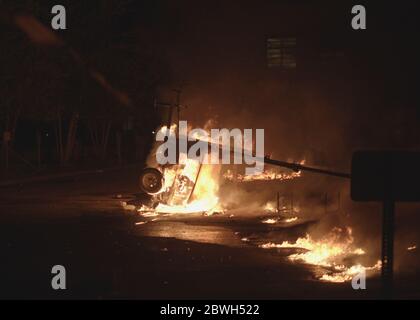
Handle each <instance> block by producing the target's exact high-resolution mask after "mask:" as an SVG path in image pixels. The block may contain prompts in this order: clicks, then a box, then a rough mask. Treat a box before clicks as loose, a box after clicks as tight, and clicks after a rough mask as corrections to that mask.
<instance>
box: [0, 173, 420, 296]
mask: <svg viewBox="0 0 420 320" xmlns="http://www.w3.org/2000/svg"><path fill="white" fill-rule="evenodd" d="M139 170H140V168H139V169H138V170H137V169H135V168H130V169H125V170H122V171H112V172H106V173H98V174H90V175H84V176H79V177H75V178H72V177H65V178H62V179H61V180H56V181H49V182H42V183H36V184H27V185H21V186H14V187H8V188H2V189H1V190H0V254H1V258H0V261H1V266H0V270H1V272H0V298H2V299H14V298H23V299H45V298H48V299H127V298H129V299H131V298H135V299H187V298H188V299H201V298H208V299H225V298H226V299H227V298H230V299H260V298H265V299H298V298H304V299H340V298H346V299H360V298H361V299H369V298H375V297H378V294H379V279H377V278H372V279H369V282H368V290H358V291H356V290H353V289H352V288H351V285H350V284H349V283H342V284H337V283H326V282H321V281H319V280H316V279H315V277H314V270H313V267H310V266H305V265H303V264H296V263H291V262H290V261H288V260H287V259H286V254H287V252H285V251H279V250H274V251H273V250H262V249H260V248H258V246H256V245H255V244H256V243H255V241H254V243H252V244H250V243H247V242H244V241H241V238H243V237H244V236H249V235H253V236H255V235H259V236H260V239H264V236H265V235H267V234H273V233H275V234H278V235H279V237H280V238H287V237H290V236H297V235H301V234H304V233H305V230H306V228H307V227H308V226H309V225H310V224H311V223H316V222H311V221H308V222H305V223H301V224H297V225H294V226H290V227H278V228H273V227H270V226H267V225H264V224H261V223H259V221H257V220H256V219H255V218H250V217H246V218H245V217H241V216H240V215H235V216H234V217H232V216H230V215H227V214H226V215H217V216H210V217H207V216H203V215H199V214H196V215H175V216H158V217H148V218H145V217H141V216H139V215H138V214H137V213H136V212H130V211H127V210H124V209H123V208H122V207H121V204H120V202H121V201H124V200H126V201H127V200H129V199H132V198H133V197H135V194H136V193H137V192H138V189H137V176H138V171H139ZM138 222H146V223H145V224H136V223H138ZM54 265H63V266H64V267H65V268H66V276H67V289H66V290H53V289H52V288H51V279H52V277H53V275H52V274H51V268H52V266H54ZM401 281H403V282H404V283H405V284H404V286H403V290H402V291H401V292H400V293H399V297H409V298H413V297H414V298H416V297H417V298H418V297H419V296H420V294H419V291H418V288H419V286H418V285H417V284H418V280H416V281H413V279H412V278H408V279H405V280H404V279H402V280H401Z"/></svg>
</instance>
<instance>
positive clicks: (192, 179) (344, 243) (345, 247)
mask: <svg viewBox="0 0 420 320" xmlns="http://www.w3.org/2000/svg"><path fill="white" fill-rule="evenodd" d="M171 129H172V128H171ZM184 160H185V161H183V162H182V163H181V164H177V165H173V166H168V167H163V168H161V172H162V175H163V186H162V188H161V190H160V191H159V192H157V193H156V194H153V197H154V198H155V200H157V201H156V202H155V203H157V206H153V207H147V206H145V205H143V206H141V208H139V209H138V210H137V211H139V212H140V213H141V214H142V215H143V216H144V217H154V216H157V215H159V214H161V213H163V214H187V213H205V214H208V215H211V214H213V213H215V212H221V213H223V212H224V209H223V206H222V204H221V203H220V199H219V178H220V173H221V165H214V164H202V163H200V161H198V160H193V159H184ZM301 163H303V162H301ZM299 177H301V172H300V171H299V172H290V171H289V172H288V171H276V170H274V169H266V170H265V171H264V172H263V173H261V174H257V175H253V176H246V175H241V174H238V173H233V172H232V171H227V172H226V173H225V174H224V176H223V178H224V179H227V180H230V181H234V182H247V181H258V180H262V181H264V180H291V179H295V178H299ZM277 196H278V195H277ZM263 209H264V211H265V212H269V213H275V215H270V216H268V217H267V216H266V217H265V218H263V219H262V220H261V222H262V223H264V224H268V225H274V224H277V223H293V222H296V221H298V220H299V219H300V218H298V217H297V216H295V215H296V214H299V209H298V208H295V207H294V206H293V205H292V207H291V209H290V210H288V208H286V207H285V206H284V205H280V203H279V201H278V200H277V205H274V204H273V203H267V204H266V206H265V207H264V208H263ZM287 212H288V214H287V216H285V213H287ZM155 219H157V218H155ZM151 221H154V220H151ZM145 223H147V222H139V223H138V224H137V225H142V224H145ZM242 241H244V242H248V241H250V240H249V239H248V238H246V237H245V238H242ZM260 247H261V248H263V249H271V248H279V249H294V251H295V252H294V253H292V254H290V255H289V256H288V258H289V259H290V260H291V261H293V262H303V263H306V264H309V265H314V266H319V267H321V268H318V269H322V273H321V274H317V275H316V277H317V279H319V280H322V281H329V282H346V281H350V280H351V279H352V278H353V277H354V276H355V275H356V274H359V273H360V272H362V271H364V272H366V271H370V272H374V271H377V270H378V269H379V268H380V266H381V264H380V261H378V262H377V263H376V264H375V265H373V266H371V267H365V266H363V265H361V264H360V263H351V264H350V263H349V261H355V260H356V258H357V257H358V256H362V255H364V254H365V253H366V252H365V250H363V249H362V248H356V247H355V246H354V237H353V235H352V229H351V228H348V227H347V228H334V229H333V230H332V231H331V232H330V233H329V234H327V235H326V236H324V237H323V238H321V239H314V238H313V237H312V236H310V235H309V234H306V236H305V237H301V238H298V239H297V240H296V241H295V242H289V241H283V242H282V243H279V244H277V243H274V242H268V243H265V244H261V245H260ZM414 249H415V246H413V247H410V248H408V249H407V250H414ZM318 272H319V270H318Z"/></svg>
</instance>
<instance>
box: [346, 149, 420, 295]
mask: <svg viewBox="0 0 420 320" xmlns="http://www.w3.org/2000/svg"><path fill="white" fill-rule="evenodd" d="M419 181H420V152H414V151H358V152H355V153H354V154H353V159H352V168H351V198H352V199H353V200H354V201H380V202H382V203H383V216H382V287H383V294H384V297H385V298H388V299H389V298H392V295H393V264H394V229H395V213H394V209H395V202H397V201H405V202H419V201H420V189H419V188H418V182H419Z"/></svg>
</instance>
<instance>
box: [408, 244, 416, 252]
mask: <svg viewBox="0 0 420 320" xmlns="http://www.w3.org/2000/svg"><path fill="white" fill-rule="evenodd" d="M416 249H417V246H416V245H412V246H409V247H408V248H407V251H414V250H416Z"/></svg>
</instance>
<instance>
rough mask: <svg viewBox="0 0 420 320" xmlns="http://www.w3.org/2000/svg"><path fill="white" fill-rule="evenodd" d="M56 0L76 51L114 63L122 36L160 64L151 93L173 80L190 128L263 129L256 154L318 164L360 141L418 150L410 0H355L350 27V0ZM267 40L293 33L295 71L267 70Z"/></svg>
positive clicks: (415, 25)
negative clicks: (106, 55) (167, 74)
mask: <svg viewBox="0 0 420 320" xmlns="http://www.w3.org/2000/svg"><path fill="white" fill-rule="evenodd" d="M47 2H48V1H47ZM47 2H42V3H43V5H44V8H46V7H48V4H47ZM50 3H51V4H53V3H54V4H55V2H53V1H50ZM62 3H63V4H64V5H66V7H67V8H68V26H69V30H67V31H65V32H63V36H64V37H66V38H67V39H68V41H69V43H70V44H72V45H73V46H74V47H75V48H77V49H79V50H81V52H83V54H84V55H85V56H87V57H88V58H89V57H90V56H93V54H92V53H93V52H94V51H104V52H108V51H110V52H111V51H112V52H113V54H114V55H115V60H114V61H115V66H116V68H117V69H118V65H119V64H120V63H121V61H122V60H123V59H124V58H123V57H124V50H125V49H124V44H127V43H133V44H135V45H136V46H138V47H139V48H142V49H144V50H145V51H150V52H152V54H155V55H158V56H159V57H161V58H162V59H163V60H166V61H167V62H168V65H169V66H170V68H171V74H172V77H171V81H170V82H169V83H168V85H167V86H165V87H163V88H161V90H160V91H161V93H162V97H161V98H162V99H168V98H169V99H174V93H173V92H172V91H171V89H173V88H176V87H178V86H179V85H180V84H182V85H183V91H182V103H183V104H186V105H187V106H188V109H186V110H183V112H182V117H183V119H186V120H190V121H192V122H193V124H194V125H195V126H202V125H203V124H204V123H205V122H206V121H207V120H209V119H216V120H218V123H219V124H218V126H221V127H239V128H264V129H265V130H266V148H267V151H274V152H275V153H277V154H278V156H281V157H291V158H302V157H313V158H314V161H317V159H318V160H319V161H320V162H328V161H327V159H333V160H331V161H333V162H334V161H343V163H344V162H346V161H347V160H348V159H349V158H350V157H349V155H350V154H351V152H352V151H353V149H357V148H362V147H410V148H414V147H417V148H418V147H419V145H418V141H417V140H416V139H415V137H416V136H418V134H419V132H418V127H419V126H418V121H419V119H420V113H419V93H418V90H417V87H418V83H419V82H420V81H419V73H418V72H417V70H418V69H419V68H418V64H419V62H418V57H419V56H420V55H419V48H418V45H417V43H418V40H417V39H418V34H419V30H420V29H419V19H418V18H417V15H418V14H417V12H418V11H417V10H416V9H417V8H416V2H415V1H399V2H398V3H397V2H391V1H389V2H385V1H380V2H378V1H375V2H374V1H362V2H357V4H364V5H365V7H366V10H367V30H362V31H355V30H352V29H351V18H352V14H351V8H352V6H353V5H355V4H356V2H354V1H280V0H277V1H276V0H266V1H257V0H242V1H239V0H232V1H226V0H225V1H221V0H213V1H207V0H201V1H192V0H177V1H170V0H156V1H141V0H138V1H130V0H121V1H115V0H114V1H111V0H104V1H89V2H84V5H83V6H79V5H77V6H76V5H75V2H72V1H69V0H66V1H64V0H63V1H62ZM43 17H44V18H45V19H46V20H45V23H48V22H49V21H48V19H49V18H50V15H48V14H47V15H45V14H44V15H43ZM47 18H48V19H47ZM272 36H275V37H293V38H296V39H297V48H296V51H297V53H296V55H297V68H296V70H293V71H291V72H290V71H284V70H281V69H275V68H268V67H267V63H266V39H267V38H268V37H272ZM115 48H117V49H115ZM139 59H140V58H139ZM121 70H122V69H121ZM102 71H103V72H104V73H105V74H106V70H102ZM121 72H123V71H121ZM124 72H126V71H124ZM120 76H121V77H127V78H129V79H133V80H132V81H136V75H135V74H127V75H125V74H121V75H120ZM111 80H112V79H111ZM168 96H169V97H168ZM416 141H417V142H416Z"/></svg>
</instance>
